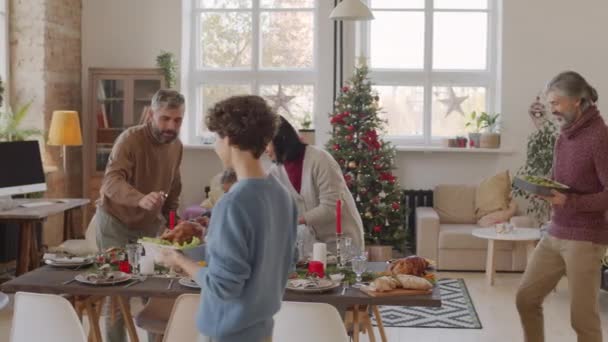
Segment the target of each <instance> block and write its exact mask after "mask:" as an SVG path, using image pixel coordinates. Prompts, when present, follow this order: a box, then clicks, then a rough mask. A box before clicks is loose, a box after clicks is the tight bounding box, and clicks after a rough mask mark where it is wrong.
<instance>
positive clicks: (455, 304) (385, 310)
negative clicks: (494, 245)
mask: <svg viewBox="0 0 608 342" xmlns="http://www.w3.org/2000/svg"><path fill="white" fill-rule="evenodd" d="M438 283H439V289H440V291H441V307H439V308H427V307H413V306H380V307H379V309H380V314H381V315H382V322H383V323H384V326H385V327H404V328H405V327H407V328H449V329H481V322H480V321H479V317H478V316H477V311H475V306H474V305H473V301H472V300H471V296H469V291H468V290H467V286H466V284H465V283H464V280H463V279H439V281H438ZM373 324H374V325H376V320H375V319H373Z"/></svg>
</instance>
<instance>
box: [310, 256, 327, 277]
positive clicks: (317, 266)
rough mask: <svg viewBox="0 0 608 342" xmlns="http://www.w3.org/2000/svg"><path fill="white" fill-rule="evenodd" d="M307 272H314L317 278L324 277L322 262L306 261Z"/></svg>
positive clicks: (311, 273)
mask: <svg viewBox="0 0 608 342" xmlns="http://www.w3.org/2000/svg"><path fill="white" fill-rule="evenodd" d="M308 274H309V275H313V274H316V275H317V276H318V277H319V278H325V270H324V269H323V263H322V262H320V261H316V260H313V261H309V262H308Z"/></svg>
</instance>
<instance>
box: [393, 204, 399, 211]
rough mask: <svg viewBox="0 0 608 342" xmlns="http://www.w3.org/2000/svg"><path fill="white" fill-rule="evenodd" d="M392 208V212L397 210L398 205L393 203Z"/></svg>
mask: <svg viewBox="0 0 608 342" xmlns="http://www.w3.org/2000/svg"><path fill="white" fill-rule="evenodd" d="M392 207H393V210H399V203H397V202H393V205H392Z"/></svg>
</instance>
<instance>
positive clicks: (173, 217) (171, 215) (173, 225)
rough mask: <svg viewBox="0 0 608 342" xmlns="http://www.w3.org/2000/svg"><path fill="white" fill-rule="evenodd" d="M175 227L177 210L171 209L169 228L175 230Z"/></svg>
mask: <svg viewBox="0 0 608 342" xmlns="http://www.w3.org/2000/svg"><path fill="white" fill-rule="evenodd" d="M173 228H175V211H174V210H171V211H170V212H169V229H170V230H173Z"/></svg>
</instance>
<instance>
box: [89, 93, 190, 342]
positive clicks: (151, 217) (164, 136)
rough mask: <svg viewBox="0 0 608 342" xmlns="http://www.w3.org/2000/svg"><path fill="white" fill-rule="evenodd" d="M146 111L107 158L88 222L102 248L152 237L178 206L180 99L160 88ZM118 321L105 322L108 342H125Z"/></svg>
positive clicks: (122, 136) (119, 320)
mask: <svg viewBox="0 0 608 342" xmlns="http://www.w3.org/2000/svg"><path fill="white" fill-rule="evenodd" d="M149 110H150V111H151V112H150V113H149V117H150V120H148V121H147V123H145V124H143V125H139V126H134V127H131V128H129V129H127V130H126V131H124V132H123V133H122V134H121V135H120V136H119V137H118V139H116V142H115V144H114V148H113V149H112V153H111V154H110V158H109V160H108V165H107V166H106V172H105V175H104V178H103V182H102V185H101V190H100V199H99V201H98V202H97V212H96V213H95V216H94V217H93V221H94V222H93V223H92V224H95V225H96V228H97V246H98V247H99V248H100V249H102V250H105V249H107V248H110V247H124V246H125V245H126V244H127V243H129V242H135V241H137V239H139V238H141V237H143V236H156V235H157V234H158V233H159V232H160V231H161V229H162V228H163V226H164V225H165V222H166V217H167V216H168V214H169V212H170V211H172V210H177V208H178V201H179V195H180V192H181V189H182V184H181V179H180V171H179V167H180V163H181V160H182V152H183V147H182V143H181V142H180V140H179V139H178V136H179V130H180V127H181V125H182V120H183V116H184V97H183V96H182V95H181V94H180V93H178V92H177V91H174V90H166V89H161V90H159V91H158V92H157V93H156V94H154V96H153V97H152V103H151V106H150V109H149ZM117 317H119V318H120V319H116V320H115V322H113V323H112V322H110V321H109V320H107V322H106V324H107V325H106V326H108V329H107V330H106V331H107V336H106V339H107V340H108V341H110V342H120V341H126V337H125V331H124V322H123V321H122V316H121V315H118V316H117Z"/></svg>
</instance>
